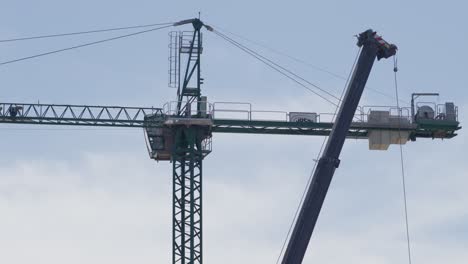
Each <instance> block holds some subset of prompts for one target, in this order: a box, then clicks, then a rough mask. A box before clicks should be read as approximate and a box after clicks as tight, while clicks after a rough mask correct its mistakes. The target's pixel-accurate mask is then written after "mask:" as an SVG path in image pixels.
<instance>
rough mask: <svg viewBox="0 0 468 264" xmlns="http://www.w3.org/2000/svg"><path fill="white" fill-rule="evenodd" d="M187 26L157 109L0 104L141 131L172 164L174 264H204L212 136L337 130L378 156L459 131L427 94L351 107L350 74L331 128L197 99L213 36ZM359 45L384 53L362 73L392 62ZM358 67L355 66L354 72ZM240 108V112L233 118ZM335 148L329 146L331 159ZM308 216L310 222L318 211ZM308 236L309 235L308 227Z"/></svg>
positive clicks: (29, 115)
mask: <svg viewBox="0 0 468 264" xmlns="http://www.w3.org/2000/svg"><path fill="white" fill-rule="evenodd" d="M186 24H191V25H192V26H193V31H179V32H171V33H170V38H171V45H170V47H171V50H170V58H169V62H170V70H169V73H170V76H169V86H172V87H175V88H177V100H176V101H174V102H169V103H167V104H165V105H164V106H163V107H161V108H154V107H126V106H91V105H67V104H28V103H19V102H11V103H8V102H0V123H6V124H28V125H59V126H97V127H99V126H100V127H134V128H143V129H144V131H145V133H146V138H147V145H148V150H149V155H150V157H151V158H152V159H154V160H157V161H170V162H172V170H173V172H172V176H173V178H172V179H173V199H172V205H173V206H172V208H173V214H172V223H173V225H172V240H173V241H172V263H174V264H176V263H177V264H179V263H180V264H195V263H203V214H202V211H203V199H202V179H203V177H202V163H203V159H204V158H205V157H206V156H207V155H208V154H210V153H211V151H212V148H211V141H212V136H213V133H242V134H271V135H311V136H313V135H315V136H328V135H330V138H334V139H335V140H336V133H337V132H336V131H337V126H338V127H340V133H339V134H340V138H341V139H340V141H341V143H340V144H341V145H342V144H343V143H344V139H345V138H346V137H348V138H357V139H367V140H368V141H369V148H370V149H376V150H384V149H387V148H388V147H389V145H391V144H405V143H406V142H407V141H415V140H417V139H419V138H432V139H434V138H440V139H448V138H453V137H455V136H456V131H457V130H459V129H460V126H459V122H458V112H457V107H456V106H455V105H454V104H453V103H451V102H449V103H445V104H443V105H437V104H428V103H418V102H415V99H416V98H417V97H419V96H423V95H433V94H414V95H413V98H412V105H411V106H409V107H403V108H398V107H365V106H362V107H357V103H358V102H359V98H360V94H361V93H362V89H363V88H364V85H365V81H366V80H367V76H368V73H367V76H365V77H364V78H363V77H362V76H363V75H362V72H361V73H360V74H355V75H354V78H357V79H353V81H351V83H350V87H354V86H355V85H358V86H359V89H360V91H359V92H357V93H354V92H349V91H348V94H347V96H346V97H345V99H344V100H343V102H342V105H346V102H347V98H348V99H349V98H353V99H352V100H353V104H355V106H351V107H350V106H347V107H346V106H345V109H344V110H343V109H342V110H341V111H340V113H339V115H338V119H337V121H336V122H333V117H334V115H333V114H326V113H316V112H308V113H303V112H277V111H271V112H269V111H259V110H254V109H253V108H252V105H251V104H247V103H226V102H213V103H210V102H209V101H208V100H207V97H206V96H202V93H201V86H202V84H203V78H202V76H201V70H200V69H201V54H202V52H203V45H202V33H201V30H202V29H203V28H206V29H207V30H208V31H213V28H212V27H210V26H208V25H205V24H204V23H203V22H202V21H201V20H199V19H189V20H184V21H180V22H177V23H175V24H174V26H182V25H186ZM364 38H366V39H364ZM360 41H361V45H367V44H368V41H371V42H372V43H373V44H372V45H375V42H376V41H377V42H379V43H380V45H383V46H384V48H381V47H380V46H373V51H372V52H375V54H373V53H372V52H371V53H370V54H368V53H366V54H364V55H362V53H361V56H367V62H365V63H364V64H365V68H366V70H365V71H369V72H370V68H371V67H372V63H373V60H374V59H375V56H378V57H379V58H381V57H389V56H391V55H393V54H394V51H395V47H393V46H386V45H389V44H388V43H386V42H384V41H383V40H382V39H381V38H380V37H378V36H377V35H376V34H375V32H373V31H371V30H369V31H366V32H364V33H362V34H361V35H360ZM366 41H367V42H366ZM362 63H363V62H361V64H358V68H359V67H361V66H362ZM360 65H361V66H360ZM360 71H362V69H361V70H360ZM364 75H365V74H364ZM360 78H361V79H360ZM355 88H356V87H355ZM233 105H235V106H236V107H233ZM239 105H241V106H243V107H244V109H241V110H239V107H238V106H239ZM342 107H343V106H342ZM353 108H354V109H353ZM356 108H357V110H356ZM342 115H346V119H347V120H348V121H346V122H348V123H347V124H345V125H340V124H341V123H342V122H343V121H342V119H341V118H340V117H341V116H342ZM353 119H354V121H352V120H353ZM346 122H345V123H346ZM340 144H338V145H337V146H336V148H337V149H339V150H338V151H337V152H338V154H339V151H340V150H341V147H340V146H339V145H340ZM328 148H329V149H330V148H331V146H328ZM335 154H336V153H335ZM335 156H336V157H335ZM335 156H334V157H332V158H326V159H323V160H328V161H330V162H331V163H330V164H332V165H333V166H332V167H330V168H332V169H331V170H334V169H335V168H336V167H337V165H338V163H337V160H338V156H337V155H335ZM330 180H331V177H330ZM325 193H326V192H325ZM322 198H324V196H323V197H322ZM322 202H323V199H322ZM314 212H315V214H316V215H315V216H314V217H315V219H316V217H318V212H319V210H318V211H317V210H314ZM303 215H306V216H307V214H303ZM314 217H312V218H314ZM305 220H310V219H305V218H301V221H305ZM314 223H315V222H314ZM308 229H309V231H310V232H308V234H309V235H310V234H311V230H310V227H309V228H308ZM312 229H313V227H312ZM298 230H299V231H297V230H296V231H295V235H296V236H297V237H300V235H301V233H303V232H302V231H300V228H299V229H298ZM309 237H310V236H309ZM301 239H302V238H301ZM301 241H302V242H301V243H302V245H301V246H298V245H297V244H294V243H292V244H291V246H290V248H289V251H288V252H287V254H286V255H287V256H289V257H292V258H293V259H295V260H294V261H289V260H285V261H284V262H283V263H287V264H292V263H300V261H299V259H300V260H302V257H301V256H300V255H301V254H299V255H298V254H297V250H299V251H303V252H301V253H304V252H305V248H306V247H307V244H304V242H305V241H306V240H304V239H302V240H301ZM307 242H308V241H307ZM291 252H293V253H291ZM302 256H303V254H302Z"/></svg>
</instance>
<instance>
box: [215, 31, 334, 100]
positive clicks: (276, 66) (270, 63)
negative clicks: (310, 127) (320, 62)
mask: <svg viewBox="0 0 468 264" xmlns="http://www.w3.org/2000/svg"><path fill="white" fill-rule="evenodd" d="M213 32H214V33H215V34H216V35H218V36H219V37H221V38H223V39H224V40H226V41H228V42H229V43H231V44H232V45H234V46H236V47H237V48H239V49H241V50H242V51H244V52H245V53H247V54H249V55H251V56H252V57H254V58H256V59H257V60H259V61H261V62H262V63H264V64H265V65H267V66H268V67H270V68H272V69H273V70H275V71H277V72H278V73H280V74H282V75H284V76H285V77H287V78H289V79H290V80H292V81H294V82H296V83H297V84H299V85H300V86H302V87H304V88H305V89H307V90H309V91H310V92H312V93H314V94H315V95H317V96H319V97H320V98H322V99H324V100H325V101H327V102H328V103H330V104H332V105H334V106H338V104H337V103H335V102H333V101H332V100H331V99H329V98H327V97H326V96H324V95H322V94H320V93H318V92H317V91H314V90H313V89H312V88H310V87H309V86H307V85H305V84H304V83H303V82H306V83H308V84H309V85H311V86H313V87H315V88H316V89H318V90H320V91H321V92H323V93H326V94H328V95H329V96H331V97H333V98H334V99H336V100H338V102H339V100H340V98H338V97H336V96H334V95H333V94H331V93H329V92H328V91H326V90H325V89H323V88H321V87H319V86H318V85H315V84H313V83H311V82H309V81H307V80H306V79H304V78H302V77H300V76H299V75H297V74H295V73H293V72H292V71H290V70H288V69H286V68H285V67H283V66H281V65H279V64H277V63H275V62H273V61H272V60H270V59H268V58H266V57H265V56H263V55H261V54H259V53H257V52H255V51H253V50H252V49H249V48H248V47H246V46H244V45H242V44H240V43H239V42H237V41H235V40H233V39H232V38H230V37H228V36H226V35H225V34H223V33H221V32H219V31H217V30H214V31H213ZM291 75H292V76H291ZM298 79H300V80H302V81H303V82H301V81H299V80H298Z"/></svg>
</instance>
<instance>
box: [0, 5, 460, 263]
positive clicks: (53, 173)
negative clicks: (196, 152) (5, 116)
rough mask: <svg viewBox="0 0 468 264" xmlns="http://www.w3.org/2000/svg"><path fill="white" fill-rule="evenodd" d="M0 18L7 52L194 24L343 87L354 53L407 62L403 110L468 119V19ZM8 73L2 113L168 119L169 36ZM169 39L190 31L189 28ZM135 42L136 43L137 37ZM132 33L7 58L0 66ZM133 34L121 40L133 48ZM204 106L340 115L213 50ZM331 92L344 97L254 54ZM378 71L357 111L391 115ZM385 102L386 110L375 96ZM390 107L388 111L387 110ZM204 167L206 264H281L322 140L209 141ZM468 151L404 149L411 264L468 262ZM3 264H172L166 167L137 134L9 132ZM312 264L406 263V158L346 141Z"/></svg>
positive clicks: (388, 81) (0, 13)
mask: <svg viewBox="0 0 468 264" xmlns="http://www.w3.org/2000/svg"><path fill="white" fill-rule="evenodd" d="M194 2H195V1H164V2H163V1H115V0H114V1H110V0H101V1H91V0H82V1H63V0H62V1H59V0H42V1H8V0H3V1H1V5H0V39H6V38H14V37H21V36H30V35H38V34H39V35H41V34H53V33H62V32H70V31H82V30H92V29H99V28H107V27H120V26H130V25H137V24H149V23H158V22H174V21H178V20H181V19H186V18H192V17H194V16H196V15H197V13H198V11H201V12H202V20H204V21H205V22H206V23H207V24H210V25H212V26H213V27H215V28H220V29H225V30H229V31H231V32H234V33H237V34H240V35H241V36H243V37H246V38H249V39H252V40H254V41H257V42H261V43H264V44H265V45H267V46H268V47H271V48H274V49H277V50H280V51H282V52H284V53H286V54H288V55H290V56H294V57H297V58H300V59H302V60H304V61H307V62H308V63H310V64H311V65H314V66H317V67H320V68H323V69H326V70H328V71H330V72H333V73H334V74H337V75H340V76H346V75H347V74H348V72H349V71H350V69H351V66H352V63H353V60H354V58H355V56H356V52H357V47H356V45H355V38H354V37H353V35H355V34H357V33H360V32H362V31H364V30H366V29H368V28H373V29H375V30H377V31H378V32H379V33H381V34H382V35H383V36H384V38H385V39H386V40H388V41H389V42H392V43H395V44H397V45H398V47H399V55H398V58H399V69H400V71H399V77H398V78H399V79H398V80H399V86H400V97H401V99H402V100H403V101H405V102H408V101H409V99H410V94H411V93H412V92H440V93H441V97H440V98H439V99H437V100H438V101H437V102H438V103H444V102H446V101H454V102H455V103H456V104H457V105H458V106H459V119H460V121H461V122H462V125H463V123H464V120H465V116H466V115H468V111H467V110H466V109H468V92H467V91H466V71H467V66H466V65H467V64H466V63H467V61H468V54H467V53H466V47H467V46H468V31H467V29H466V26H467V25H468V17H467V16H466V10H468V5H467V4H466V3H464V1H461V0H460V1H391V2H376V1H266V0H263V1H244V0H238V1H229V2H227V1H224V2H222V1H213V0H212V1H196V2H198V3H194ZM170 30H172V29H168V30H163V31H157V32H153V33H149V34H145V35H140V36H135V37H133V38H127V39H122V40H118V41H114V42H111V43H106V44H102V45H98V46H93V47H86V48H83V49H80V50H73V51H69V52H65V53H61V54H56V55H51V56H47V57H42V58H37V59H34V60H28V61H23V62H18V63H15V64H11V65H5V66H0V87H1V90H0V91H1V93H0V101H1V102H25V103H33V102H37V101H40V102H41V103H57V104H58V103H60V104H99V105H128V106H155V107H157V106H162V105H163V104H164V103H165V102H167V101H171V100H174V98H175V92H176V91H175V90H174V89H170V88H168V87H167V79H168V76H167V71H168V65H167V64H168V63H167V54H168V50H167V46H168V35H167V34H168V32H169V31H170ZM176 30H190V27H186V28H178V29H176ZM128 32H132V31H128ZM122 33H123V32H120V33H119V32H117V33H116V32H113V33H106V34H97V35H88V36H78V37H67V38H58V39H48V40H37V41H24V42H14V43H0V62H1V61H6V60H10V59H15V58H18V57H23V56H28V55H33V54H36V53H40V52H45V51H49V50H53V49H58V48H65V47H69V46H73V45H77V44H81V43H85V42H88V41H95V40H99V39H102V38H106V37H112V36H116V35H119V34H122ZM125 33H126V32H125ZM204 37H205V38H204V46H205V50H204V54H203V60H202V64H203V65H202V67H203V77H204V78H205V84H204V86H203V94H204V95H207V96H208V99H209V100H210V101H212V102H215V101H235V102H250V103H252V104H253V107H254V108H255V109H258V110H279V111H306V112H331V111H332V110H333V107H332V106H331V105H330V104H327V103H326V102H324V101H323V100H321V99H320V98H318V97H317V96H315V95H314V94H312V93H310V92H309V91H307V90H305V89H304V88H302V87H300V86H298V85H296V84H295V83H293V82H291V81H290V80H288V79H286V78H284V77H283V76H281V75H278V74H277V73H276V72H274V71H272V70H271V69H269V68H267V67H265V66H264V65H262V64H261V63H259V62H258V61H256V60H254V59H252V58H251V57H249V56H247V55H245V54H243V53H242V52H241V51H239V50H237V49H235V48H234V47H232V46H229V44H228V43H226V42H224V41H223V40H221V39H220V38H219V37H217V36H215V35H213V34H211V33H209V32H206V33H205V35H204ZM244 43H246V44H248V45H249V46H250V47H252V48H255V49H256V50H258V51H261V52H263V53H264V54H265V55H267V56H268V57H271V58H273V59H275V60H276V61H278V62H280V63H281V64H282V65H285V66H286V67H288V68H290V69H292V70H294V71H295V72H298V73H299V74H300V75H301V76H304V77H306V78H307V79H308V80H310V81H312V82H314V83H316V84H318V85H319V86H320V87H323V88H325V89H327V90H328V91H330V92H332V93H334V94H339V91H340V90H341V89H342V88H343V86H344V81H343V80H342V79H340V78H336V77H334V76H332V75H330V74H328V73H325V72H323V71H320V70H317V69H315V68H313V67H308V66H306V65H304V64H300V63H297V62H295V61H293V60H290V59H288V58H287V57H284V56H281V55H278V54H275V53H271V52H269V51H267V50H264V49H262V48H260V47H258V46H254V45H252V44H249V43H247V42H245V41H244ZM392 69H393V62H392V61H391V60H383V61H380V62H377V63H376V64H375V67H374V69H373V72H372V73H371V77H370V78H369V82H368V89H366V91H365V93H364V96H363V98H362V100H361V105H386V106H388V105H395V99H394V98H393V94H394V84H393V72H392ZM375 90H378V91H379V92H375ZM381 93H385V94H387V95H389V96H384V95H382V94H381ZM213 140H214V143H213V153H212V154H211V155H209V156H208V157H207V158H206V160H205V164H204V184H205V185H204V232H205V233H204V239H205V240H204V243H205V244H204V246H205V247H204V256H205V263H208V264H210V263H226V264H234V263H265V264H266V263H275V261H276V258H277V257H278V254H279V252H280V249H281V246H282V243H283V241H284V238H285V235H286V233H287V230H288V228H289V225H290V223H291V220H292V217H293V214H294V212H295V210H296V207H297V205H298V203H299V200H300V196H301V194H302V191H303V189H304V187H305V183H306V181H307V179H308V177H309V174H310V171H311V169H312V167H313V164H314V161H313V159H314V158H315V156H316V155H317V152H318V150H319V147H320V144H321V142H322V140H323V139H322V138H320V137H305V136H304V137H302V136H263V135H230V134H216V135H215V136H214V139H213ZM467 146H468V136H466V133H465V132H464V131H463V130H462V131H460V135H459V136H457V137H456V138H455V139H451V140H444V141H442V140H429V139H428V140H424V139H421V140H418V141H416V142H410V143H408V144H407V145H405V146H404V153H405V165H406V174H407V188H408V206H409V208H408V209H409V221H410V232H411V237H412V244H411V246H412V249H413V261H414V262H413V263H415V264H416V263H425V264H440V263H451V264H462V263H463V264H466V263H467V262H468V250H467V248H468V193H467V192H466V189H467V185H468V178H467V176H468V173H467V163H466V149H467ZM0 149H1V150H2V151H1V153H0V212H1V213H0V215H1V217H0V263H8V264H29V263H31V262H34V263H37V264H43V263H44V264H45V263H47V264H62V263H70V264H73V263H80V264H81V263H90V264H94V263H96V264H97V263H114V264H126V263H142V264H144V263H170V262H171V195H172V194H171V190H172V187H171V165H170V164H168V163H164V162H159V163H156V162H154V161H153V160H151V159H149V158H148V155H147V152H146V148H145V141H144V137H143V132H142V131H141V130H140V129H109V128H107V129H106V128H96V129H90V128H87V129H81V128H69V127H68V128H62V127H56V128H53V127H39V126H22V125H21V126H20V125H0ZM341 160H342V162H341V165H340V168H339V169H338V170H337V172H336V174H335V178H334V180H333V182H332V186H331V188H330V191H329V195H328V196H327V199H326V201H325V205H324V208H323V210H322V214H321V216H320V218H319V221H318V225H317V228H316V231H315V233H314V235H313V238H312V241H311V243H310V245H309V250H308V253H307V256H306V258H305V260H304V263H336V264H338V263H345V262H346V263H361V264H387V263H388V264H390V263H391V264H393V263H407V256H406V240H405V239H406V238H405V226H404V214H403V212H404V211H403V210H404V209H403V200H402V187H401V174H400V167H399V166H400V163H399V150H398V147H396V146H391V147H390V149H389V150H388V151H383V152H378V151H370V150H368V142H367V141H366V140H348V141H347V142H346V144H345V147H344V149H343V152H342V156H341Z"/></svg>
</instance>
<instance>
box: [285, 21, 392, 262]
mask: <svg viewBox="0 0 468 264" xmlns="http://www.w3.org/2000/svg"><path fill="white" fill-rule="evenodd" d="M357 45H358V46H359V47H362V50H361V54H360V55H359V59H358V61H357V64H356V67H355V69H354V72H353V75H352V78H351V81H350V82H349V84H348V87H347V90H346V94H345V96H344V98H343V101H342V103H341V106H340V110H339V112H338V116H337V119H336V122H335V123H334V125H333V128H332V130H331V132H330V137H329V138H328V141H327V145H326V147H325V149H324V152H323V154H322V157H321V158H320V159H319V161H318V164H317V168H316V170H315V172H314V175H313V178H312V182H311V184H310V186H309V188H308V190H307V194H306V197H305V199H304V202H303V204H302V207H301V210H300V212H299V216H298V218H297V221H296V223H295V226H294V230H293V232H292V235H291V237H290V240H289V243H288V247H287V248H286V251H285V254H284V257H283V261H282V264H300V263H302V260H303V258H304V255H305V253H306V250H307V246H308V244H309V241H310V238H311V236H312V232H313V231H314V227H315V224H316V223H317V219H318V216H319V214H320V210H321V208H322V205H323V202H324V200H325V196H326V195H327V191H328V187H329V186H330V183H331V180H332V178H333V174H334V173H335V169H336V168H338V166H339V164H340V160H339V156H340V152H341V149H342V148H343V144H344V141H345V139H346V135H347V133H348V130H349V128H350V126H351V122H352V121H353V117H354V113H355V111H356V108H357V106H358V104H359V100H360V99H361V95H362V92H363V90H364V87H365V85H366V82H367V79H368V77H369V74H370V72H371V69H372V65H373V64H374V61H375V58H377V59H378V60H380V59H382V58H389V57H391V56H393V55H395V53H396V50H397V47H396V46H395V45H393V44H389V43H387V42H386V41H385V40H383V39H382V38H381V37H380V36H378V35H377V34H376V32H374V31H372V30H370V29H369V30H367V31H365V32H363V33H361V34H359V36H358V43H357Z"/></svg>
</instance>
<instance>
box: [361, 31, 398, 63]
mask: <svg viewBox="0 0 468 264" xmlns="http://www.w3.org/2000/svg"><path fill="white" fill-rule="evenodd" d="M357 37H358V42H357V45H358V46H359V47H362V46H363V45H376V46H377V48H378V51H377V59H378V60H380V59H382V58H385V59H387V58H389V57H391V56H393V55H395V54H396V51H397V49H398V48H397V46H396V45H394V44H390V43H388V42H387V41H385V40H384V39H383V38H382V37H381V36H379V35H377V32H375V31H373V30H372V29H368V30H366V31H364V32H362V33H361V34H359V35H358V36H357Z"/></svg>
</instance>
